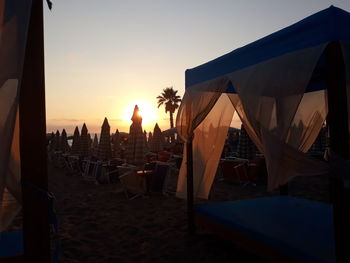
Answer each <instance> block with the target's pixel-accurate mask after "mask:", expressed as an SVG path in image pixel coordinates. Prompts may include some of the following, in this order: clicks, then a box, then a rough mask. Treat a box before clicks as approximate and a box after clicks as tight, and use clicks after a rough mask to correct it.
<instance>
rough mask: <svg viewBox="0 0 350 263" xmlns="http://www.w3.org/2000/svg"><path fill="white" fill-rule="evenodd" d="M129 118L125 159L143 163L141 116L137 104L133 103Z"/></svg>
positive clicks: (143, 145) (143, 142) (132, 162)
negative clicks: (131, 113)
mask: <svg viewBox="0 0 350 263" xmlns="http://www.w3.org/2000/svg"><path fill="white" fill-rule="evenodd" d="M131 120H132V124H131V125H130V131H129V137H128V142H127V146H126V153H125V154H126V161H127V162H128V163H131V164H134V165H142V164H144V163H145V138H144V133H143V132H142V117H141V116H140V115H139V108H138V106H137V105H135V108H134V113H133V115H132V117H131Z"/></svg>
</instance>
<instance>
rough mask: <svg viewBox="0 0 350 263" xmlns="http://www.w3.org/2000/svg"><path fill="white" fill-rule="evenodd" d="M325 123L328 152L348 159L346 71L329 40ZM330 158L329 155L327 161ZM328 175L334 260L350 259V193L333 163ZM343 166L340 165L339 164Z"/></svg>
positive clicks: (335, 45) (338, 48)
mask: <svg viewBox="0 0 350 263" xmlns="http://www.w3.org/2000/svg"><path fill="white" fill-rule="evenodd" d="M325 55H326V61H327V73H326V77H327V93H328V94H327V95H328V125H329V134H330V148H331V152H332V153H335V155H336V156H339V157H341V158H343V159H345V160H349V156H350V154H349V153H350V151H349V126H348V109H347V92H346V74H345V73H346V72H345V64H344V60H343V55H342V51H341V47H340V44H339V43H338V42H332V43H330V44H329V45H328V46H327V48H326V50H325ZM331 161H332V157H330V162H331ZM330 165H331V175H330V189H331V190H330V198H331V200H332V203H333V220H334V233H335V245H336V258H337V262H350V254H349V245H348V243H349V240H350V224H349V222H350V209H349V206H350V192H349V189H346V188H345V187H344V182H343V178H342V175H341V174H340V169H337V167H335V169H334V165H332V163H330ZM339 168H342V167H339Z"/></svg>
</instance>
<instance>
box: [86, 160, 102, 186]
mask: <svg viewBox="0 0 350 263" xmlns="http://www.w3.org/2000/svg"><path fill="white" fill-rule="evenodd" d="M84 163H85V164H84V170H83V173H82V175H83V178H84V179H85V180H88V181H96V170H97V166H98V162H97V161H92V160H85V161H84Z"/></svg>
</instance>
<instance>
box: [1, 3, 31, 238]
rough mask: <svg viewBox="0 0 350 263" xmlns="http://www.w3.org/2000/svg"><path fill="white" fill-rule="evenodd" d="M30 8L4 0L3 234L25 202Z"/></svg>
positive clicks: (2, 31)
mask: <svg viewBox="0 0 350 263" xmlns="http://www.w3.org/2000/svg"><path fill="white" fill-rule="evenodd" d="M30 6H31V1H17V0H13V1H5V0H0V147H1V148H0V231H3V230H4V229H5V228H6V227H7V225H8V224H9V223H10V222H11V220H12V218H13V217H14V216H15V215H16V214H17V212H18V211H19V209H20V203H21V197H20V190H21V187H20V184H19V181H20V160H19V126H18V123H19V122H18V115H17V109H18V95H19V83H20V77H21V75H22V67H23V60H24V51H25V42H26V41H25V40H26V34H27V28H28V21H29V12H30ZM16 116H17V122H16Z"/></svg>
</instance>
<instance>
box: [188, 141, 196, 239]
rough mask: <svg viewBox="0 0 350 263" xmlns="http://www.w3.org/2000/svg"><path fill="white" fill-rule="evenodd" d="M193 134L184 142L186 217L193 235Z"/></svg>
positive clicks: (190, 232)
mask: <svg viewBox="0 0 350 263" xmlns="http://www.w3.org/2000/svg"><path fill="white" fill-rule="evenodd" d="M192 141H193V136H191V137H190V138H189V141H188V142H187V144H186V151H187V156H186V158H187V218H188V232H189V234H191V235H194V234H195V232H196V227H195V223H194V198H193V149H192Z"/></svg>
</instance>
